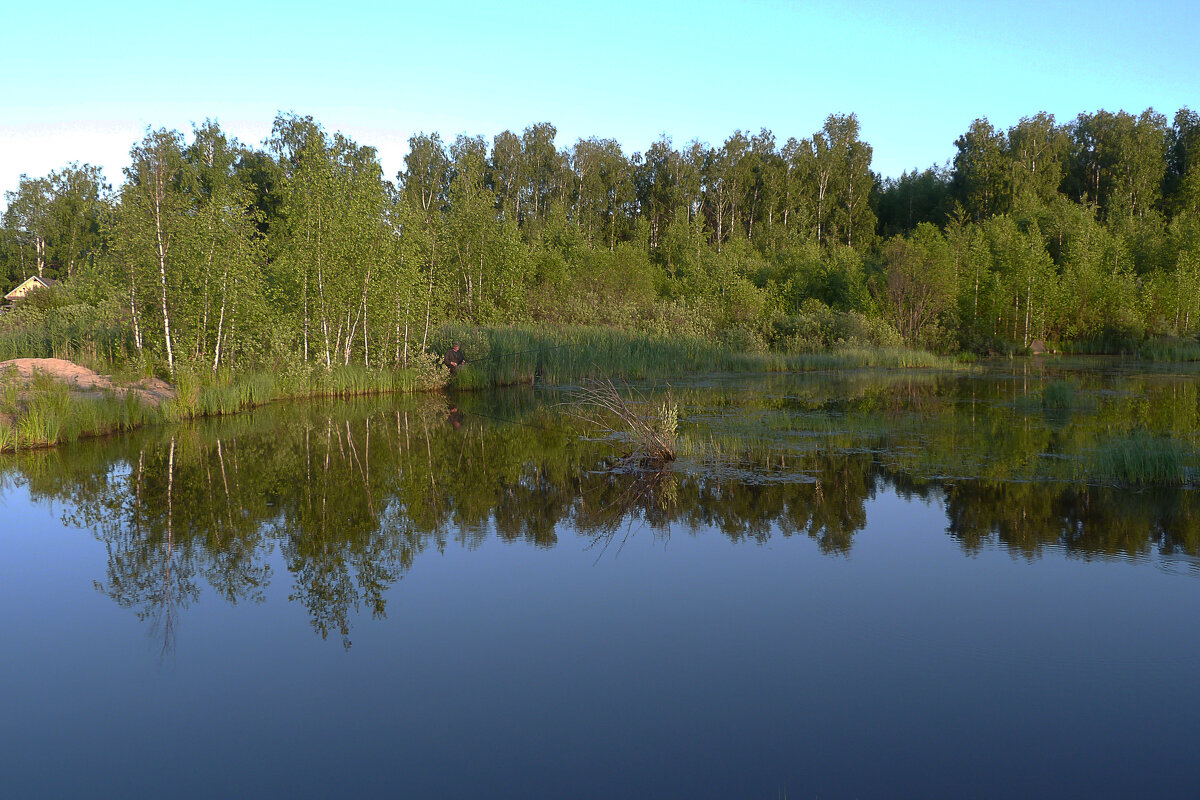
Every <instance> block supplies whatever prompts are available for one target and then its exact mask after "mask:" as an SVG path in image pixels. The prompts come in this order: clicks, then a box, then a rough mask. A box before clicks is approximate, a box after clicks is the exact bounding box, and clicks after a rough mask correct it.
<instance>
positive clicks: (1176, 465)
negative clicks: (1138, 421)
mask: <svg viewBox="0 0 1200 800" xmlns="http://www.w3.org/2000/svg"><path fill="white" fill-rule="evenodd" d="M1193 455H1194V454H1193V453H1192V452H1191V451H1190V450H1189V448H1187V447H1186V445H1184V443H1183V442H1180V441H1179V440H1177V439H1171V438H1168V437H1166V436H1155V435H1152V434H1150V433H1146V432H1144V431H1137V432H1134V433H1130V434H1128V435H1125V436H1118V437H1115V438H1112V439H1108V440H1106V441H1104V442H1102V443H1101V444H1100V446H1099V447H1097V448H1096V454H1095V458H1094V463H1093V465H1092V472H1093V474H1094V475H1095V476H1096V477H1098V478H1100V479H1107V480H1112V481H1117V482H1119V483H1125V484H1130V485H1148V484H1183V483H1186V482H1187V480H1188V464H1189V462H1191V461H1192V460H1193Z"/></svg>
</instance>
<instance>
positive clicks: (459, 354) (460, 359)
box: [446, 342, 467, 375]
mask: <svg viewBox="0 0 1200 800" xmlns="http://www.w3.org/2000/svg"><path fill="white" fill-rule="evenodd" d="M465 363H467V357H466V355H465V354H464V353H463V351H462V349H461V348H459V346H458V342H455V343H454V344H453V345H452V346H451V347H450V350H449V352H447V353H446V366H447V367H449V368H450V374H451V375H453V374H454V373H456V372H458V368H459V367H461V366H462V365H463V364H465Z"/></svg>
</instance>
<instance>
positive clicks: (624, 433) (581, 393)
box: [573, 380, 679, 469]
mask: <svg viewBox="0 0 1200 800" xmlns="http://www.w3.org/2000/svg"><path fill="white" fill-rule="evenodd" d="M573 400H574V406H575V411H574V412H573V413H574V414H575V416H577V417H579V418H580V419H583V420H584V421H586V422H589V423H591V424H593V425H596V426H597V427H599V428H600V429H601V430H603V431H605V432H607V433H610V434H615V435H617V436H619V437H621V438H622V439H624V440H625V441H626V442H628V443H629V444H630V445H632V450H631V452H629V453H628V454H627V455H626V457H625V460H626V461H629V462H632V463H635V464H637V465H638V466H640V467H643V468H646V469H662V468H663V467H665V466H666V465H667V464H669V463H671V462H672V461H674V460H675V455H676V449H677V438H678V432H679V431H678V428H679V406H678V405H677V404H676V402H675V398H674V397H673V396H672V395H671V393H670V392H669V391H668V392H667V393H666V395H665V396H664V397H663V398H662V399H661V400H659V401H657V402H655V401H652V400H649V399H647V397H646V396H645V395H642V394H638V393H634V392H627V393H624V394H623V393H622V392H621V391H620V390H619V389H617V387H616V385H615V384H614V383H613V382H612V381H611V380H603V381H588V382H587V383H585V384H584V385H583V386H582V387H581V388H580V389H578V390H576V391H575V392H574V393H573ZM611 420H616V422H615V423H613V422H611Z"/></svg>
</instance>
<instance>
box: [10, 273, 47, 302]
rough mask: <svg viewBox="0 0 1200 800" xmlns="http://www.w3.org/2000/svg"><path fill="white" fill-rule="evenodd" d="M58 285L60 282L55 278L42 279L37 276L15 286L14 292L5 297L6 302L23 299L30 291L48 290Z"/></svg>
mask: <svg viewBox="0 0 1200 800" xmlns="http://www.w3.org/2000/svg"><path fill="white" fill-rule="evenodd" d="M57 284H58V281H56V280H54V279H53V278H41V277H38V276H37V275H34V276H33V277H31V278H26V279H25V280H23V281H21V282H20V283H19V284H17V285H16V286H14V287H13V290H12V291H11V292H9V293H8V294H6V295H4V299H5V300H16V299H19V298H21V297H24V296H25V294H26V292H28V291H29V290H30V289H36V288H38V287H44V288H46V289H49V288H50V287H51V286H55V285H57Z"/></svg>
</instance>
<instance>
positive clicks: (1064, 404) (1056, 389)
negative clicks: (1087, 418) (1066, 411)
mask: <svg viewBox="0 0 1200 800" xmlns="http://www.w3.org/2000/svg"><path fill="white" fill-rule="evenodd" d="M1076 402H1077V400H1076V392H1075V387H1074V386H1072V385H1071V384H1070V383H1068V382H1067V381H1061V380H1055V381H1050V382H1049V383H1047V384H1046V385H1045V386H1044V387H1042V406H1044V407H1045V408H1071V407H1072V406H1074V405H1075V404H1076Z"/></svg>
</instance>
